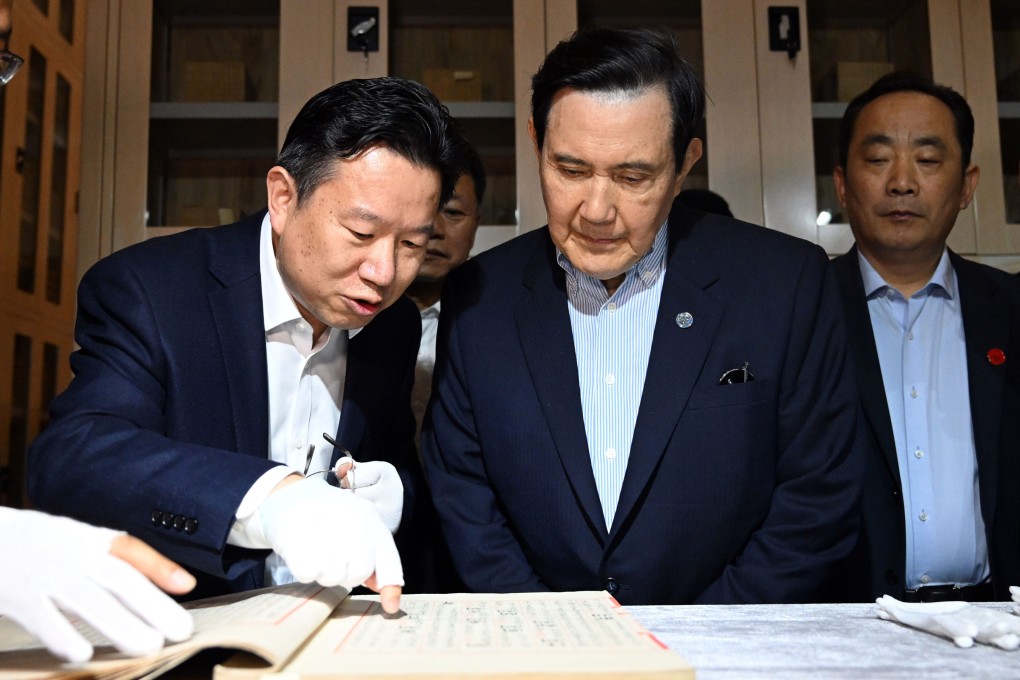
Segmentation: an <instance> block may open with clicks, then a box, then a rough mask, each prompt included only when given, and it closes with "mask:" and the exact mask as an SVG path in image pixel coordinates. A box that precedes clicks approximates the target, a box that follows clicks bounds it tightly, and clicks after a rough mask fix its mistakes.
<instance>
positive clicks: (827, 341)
mask: <svg viewBox="0 0 1020 680" xmlns="http://www.w3.org/2000/svg"><path fill="white" fill-rule="evenodd" d="M789 296H790V299H791V304H792V305H793V310H794V313H793V314H792V315H791V316H790V317H789V318H791V319H792V322H791V323H792V327H791V328H790V329H789V332H788V333H787V334H786V336H787V337H788V338H789V344H788V346H787V348H786V352H785V357H784V361H783V367H782V370H781V374H780V384H779V387H778V390H779V391H778V395H777V425H776V439H775V442H767V443H762V445H761V446H762V453H766V452H769V451H771V452H772V455H774V456H775V488H774V491H773V495H772V500H771V503H770V506H769V510H768V513H767V515H766V517H765V519H764V521H763V523H762V524H761V526H760V527H759V528H758V529H757V530H755V531H754V533H753V534H752V535H751V536H750V538H749V540H748V542H747V544H746V546H745V548H744V549H743V551H742V553H741V554H740V555H739V556H737V558H736V559H735V560H733V561H732V562H731V563H730V564H729V565H728V566H727V567H726V568H725V570H724V571H723V573H722V575H721V577H720V578H719V579H718V580H716V581H715V582H714V583H712V584H711V585H710V586H709V587H708V588H707V589H706V590H705V591H704V592H703V593H702V594H701V596H700V597H698V599H697V602H699V603H716V602H718V603H745V602H796V601H805V600H808V601H810V600H812V599H815V598H816V597H817V595H818V594H819V593H820V592H821V590H822V589H823V588H824V586H825V585H826V579H827V578H828V573H829V571H830V570H831V569H832V566H833V565H834V564H836V563H837V562H839V560H841V559H843V558H844V557H845V556H846V555H847V554H848V553H849V552H850V551H851V549H852V547H853V545H854V543H855V542H856V538H857V531H858V526H859V503H860V493H861V483H862V475H863V461H864V458H863V455H862V451H861V449H860V442H858V441H856V438H855V429H856V422H857V392H856V386H855V381H854V379H853V375H852V374H851V372H850V369H849V367H848V363H847V351H846V341H845V331H844V326H843V318H842V314H841V307H840V304H839V298H838V292H837V288H836V283H835V279H834V277H833V275H832V272H831V271H830V269H829V267H828V263H827V262H826V260H825V257H824V255H823V254H822V253H821V252H820V251H818V252H816V253H813V254H812V255H811V256H809V257H807V258H806V259H805V260H804V265H803V269H802V272H801V276H800V280H799V283H798V285H797V286H796V288H795V289H794V290H791V291H789ZM765 299H766V298H764V297H763V303H764V301H765ZM768 444H774V448H770V447H769V446H768Z"/></svg>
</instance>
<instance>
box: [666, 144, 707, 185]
mask: <svg viewBox="0 0 1020 680" xmlns="http://www.w3.org/2000/svg"><path fill="white" fill-rule="evenodd" d="M703 151H704V147H703V146H702V143H701V139H700V138H698V137H692V138H691V141H690V143H688V144H687V150H686V151H684V162H683V164H682V165H681V166H680V172H678V173H677V174H676V179H675V180H674V181H673V198H676V196H677V194H679V193H680V190H681V189H682V188H683V184H684V180H686V179H687V175H689V174H690V173H691V168H693V167H694V164H695V163H697V162H698V161H699V160H700V159H701V154H702V153H703Z"/></svg>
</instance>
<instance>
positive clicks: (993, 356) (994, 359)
mask: <svg viewBox="0 0 1020 680" xmlns="http://www.w3.org/2000/svg"><path fill="white" fill-rule="evenodd" d="M988 363H990V364H991V365H992V366H1002V365H1003V364H1004V363H1006V353H1005V352H1003V351H1002V350H1001V349H999V348H998V347H993V348H991V349H990V350H988Z"/></svg>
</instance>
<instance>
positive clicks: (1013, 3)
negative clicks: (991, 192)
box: [991, 0, 1020, 224]
mask: <svg viewBox="0 0 1020 680" xmlns="http://www.w3.org/2000/svg"><path fill="white" fill-rule="evenodd" d="M991 10H992V46H993V50H994V54H995V83H996V88H995V89H996V98H997V100H998V108H999V145H1000V147H1001V154H1002V184H1003V195H1004V197H1005V203H1006V221H1007V222H1008V223H1010V224H1017V223H1020V5H1018V3H1017V0H992V2H991Z"/></svg>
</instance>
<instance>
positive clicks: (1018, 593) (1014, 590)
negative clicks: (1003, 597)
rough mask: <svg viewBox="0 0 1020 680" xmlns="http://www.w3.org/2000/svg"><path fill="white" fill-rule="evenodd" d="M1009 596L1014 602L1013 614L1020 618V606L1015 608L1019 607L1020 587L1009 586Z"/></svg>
mask: <svg viewBox="0 0 1020 680" xmlns="http://www.w3.org/2000/svg"><path fill="white" fill-rule="evenodd" d="M1009 594H1010V596H1011V597H1012V598H1013V602H1014V606H1013V613H1014V614H1016V615H1017V616H1020V606H1016V605H1020V586H1010V587H1009Z"/></svg>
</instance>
